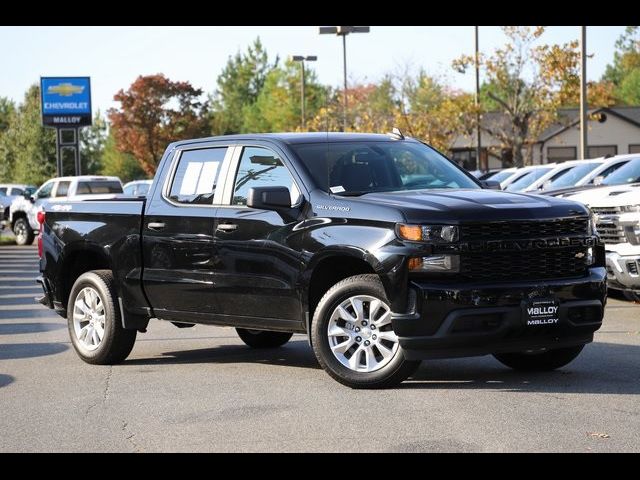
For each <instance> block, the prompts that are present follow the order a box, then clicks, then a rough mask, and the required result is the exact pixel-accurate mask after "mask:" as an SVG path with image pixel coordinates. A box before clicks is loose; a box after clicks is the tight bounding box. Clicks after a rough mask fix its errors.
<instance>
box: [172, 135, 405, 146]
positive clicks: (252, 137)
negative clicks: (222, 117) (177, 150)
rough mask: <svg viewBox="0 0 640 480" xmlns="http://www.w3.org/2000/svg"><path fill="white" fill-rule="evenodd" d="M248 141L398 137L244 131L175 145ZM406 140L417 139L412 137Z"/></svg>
mask: <svg viewBox="0 0 640 480" xmlns="http://www.w3.org/2000/svg"><path fill="white" fill-rule="evenodd" d="M220 140H226V141H246V140H276V141H280V142H283V143H287V144H299V143H324V142H328V143H339V142H355V141H357V142H362V141H368V142H395V141H398V139H397V137H395V136H393V135H390V134H387V135H385V134H380V133H343V132H303V133H297V132H295V133H293V132H292V133H244V134H238V135H221V136H217V137H207V138H197V139H193V140H182V141H179V142H175V143H173V144H172V145H173V146H176V147H177V146H181V145H188V144H191V143H202V142H210V141H220ZM405 140H412V141H417V140H415V139H413V138H411V137H406V136H405Z"/></svg>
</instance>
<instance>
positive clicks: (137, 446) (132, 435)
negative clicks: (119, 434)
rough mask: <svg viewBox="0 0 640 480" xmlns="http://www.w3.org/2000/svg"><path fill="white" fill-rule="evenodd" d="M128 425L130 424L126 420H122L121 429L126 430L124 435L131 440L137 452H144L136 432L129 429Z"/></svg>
mask: <svg viewBox="0 0 640 480" xmlns="http://www.w3.org/2000/svg"><path fill="white" fill-rule="evenodd" d="M128 427H129V424H128V423H127V422H126V421H124V420H122V428H121V430H122V431H123V432H124V437H125V438H126V439H127V440H128V441H129V443H130V444H131V446H132V447H133V450H134V451H135V452H136V453H141V452H144V448H143V447H142V446H141V445H140V444H138V442H136V434H135V433H133V432H131V431H129V428H128Z"/></svg>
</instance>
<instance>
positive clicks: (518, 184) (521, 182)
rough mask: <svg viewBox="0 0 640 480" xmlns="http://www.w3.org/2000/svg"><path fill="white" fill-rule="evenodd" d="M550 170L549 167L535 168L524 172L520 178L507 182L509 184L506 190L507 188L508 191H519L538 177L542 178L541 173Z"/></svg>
mask: <svg viewBox="0 0 640 480" xmlns="http://www.w3.org/2000/svg"><path fill="white" fill-rule="evenodd" d="M551 170H552V168H551V167H549V168H536V169H535V170H531V171H530V172H529V173H526V174H525V175H523V176H522V177H521V178H520V179H518V180H516V181H515V182H513V183H511V184H509V186H508V187H507V190H509V191H510V192H519V191H520V190H522V189H525V188H527V187H528V186H529V185H531V184H532V183H533V182H535V181H536V180H539V179H540V178H542V176H543V175H545V174H547V173H549V172H550V171H551Z"/></svg>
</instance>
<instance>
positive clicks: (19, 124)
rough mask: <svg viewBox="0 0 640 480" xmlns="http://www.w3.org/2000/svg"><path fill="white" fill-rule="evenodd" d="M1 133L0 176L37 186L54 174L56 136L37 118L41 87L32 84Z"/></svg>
mask: <svg viewBox="0 0 640 480" xmlns="http://www.w3.org/2000/svg"><path fill="white" fill-rule="evenodd" d="M8 124H9V126H8V128H7V129H6V130H5V131H4V133H3V134H2V135H1V136H0V177H1V178H4V179H7V180H8V181H13V182H20V183H30V184H34V185H39V184H41V183H43V182H44V181H45V180H47V179H49V178H51V177H53V176H55V174H56V138H55V137H56V136H55V132H54V131H53V129H51V128H44V127H43V126H42V121H41V117H40V87H39V86H37V85H32V86H31V87H30V88H29V89H28V90H27V92H26V93H25V97H24V101H23V103H22V104H20V105H19V106H18V107H17V108H16V109H15V111H14V112H13V113H11V114H10V115H9V122H8Z"/></svg>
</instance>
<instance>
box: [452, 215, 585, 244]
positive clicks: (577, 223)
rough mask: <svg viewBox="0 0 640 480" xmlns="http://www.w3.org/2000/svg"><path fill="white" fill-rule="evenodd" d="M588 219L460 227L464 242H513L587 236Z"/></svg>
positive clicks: (481, 224)
mask: <svg viewBox="0 0 640 480" xmlns="http://www.w3.org/2000/svg"><path fill="white" fill-rule="evenodd" d="M587 234H588V219H587V218H560V219H557V220H538V221H522V222H520V221H507V222H488V223H467V224H464V225H461V226H460V239H461V240H462V241H467V242H471V241H482V240H512V239H525V238H544V237H562V236H567V235H587Z"/></svg>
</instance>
